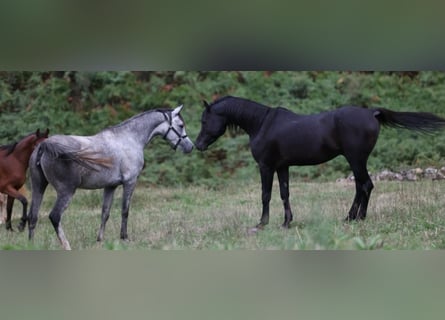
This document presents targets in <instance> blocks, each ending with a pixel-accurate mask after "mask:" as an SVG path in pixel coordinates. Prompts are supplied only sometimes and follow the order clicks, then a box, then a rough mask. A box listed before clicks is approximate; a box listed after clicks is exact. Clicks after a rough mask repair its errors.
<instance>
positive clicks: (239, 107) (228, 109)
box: [216, 98, 271, 137]
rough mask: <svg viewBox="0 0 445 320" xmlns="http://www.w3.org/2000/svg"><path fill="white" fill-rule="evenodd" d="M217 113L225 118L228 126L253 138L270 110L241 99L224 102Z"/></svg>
mask: <svg viewBox="0 0 445 320" xmlns="http://www.w3.org/2000/svg"><path fill="white" fill-rule="evenodd" d="M216 109H217V112H218V113H219V114H221V115H223V116H225V117H226V118H227V120H228V123H227V124H228V125H235V126H239V127H240V128H241V129H243V130H244V131H245V132H246V133H247V134H248V135H249V136H251V137H252V136H254V135H255V134H256V133H258V131H259V130H260V128H261V125H262V124H263V121H264V118H265V117H266V115H267V113H268V112H269V110H270V109H271V108H269V107H267V106H264V105H261V104H259V103H256V102H253V101H249V100H246V99H241V98H232V99H231V100H228V101H224V102H223V103H222V104H221V105H220V106H218V107H217V108H216Z"/></svg>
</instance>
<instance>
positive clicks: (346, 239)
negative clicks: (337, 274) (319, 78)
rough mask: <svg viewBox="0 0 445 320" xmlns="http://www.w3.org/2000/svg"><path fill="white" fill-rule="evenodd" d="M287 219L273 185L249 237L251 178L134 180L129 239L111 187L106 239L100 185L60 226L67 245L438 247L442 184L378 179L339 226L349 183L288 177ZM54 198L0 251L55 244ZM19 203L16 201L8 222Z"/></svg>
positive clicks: (443, 218) (253, 214)
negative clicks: (264, 217)
mask: <svg viewBox="0 0 445 320" xmlns="http://www.w3.org/2000/svg"><path fill="white" fill-rule="evenodd" d="M290 188H291V189H290V190H291V204H292V208H293V212H294V222H293V223H292V227H291V229H289V230H282V229H281V228H280V227H279V226H280V224H281V223H282V219H283V212H282V205H281V200H280V198H279V193H278V185H277V183H275V185H274V190H273V195H272V201H271V218H270V223H269V225H268V226H267V227H266V229H265V230H264V231H261V232H259V233H257V234H254V235H249V234H248V232H247V231H248V229H249V228H250V227H252V226H254V225H255V224H256V223H257V222H258V221H259V218H260V212H261V203H260V185H259V183H258V182H257V181H250V182H247V181H245V182H243V183H241V184H236V183H229V184H228V185H226V186H225V187H224V188H221V189H218V190H209V189H207V188H205V187H187V188H182V187H178V188H147V187H145V186H143V185H139V186H138V187H137V189H136V192H135V195H134V197H133V201H132V206H131V209H130V217H129V225H128V233H129V238H130V241H125V242H124V241H120V240H119V230H120V200H121V196H120V194H121V189H118V190H117V193H116V197H115V201H114V205H113V208H112V212H111V215H110V220H109V221H108V224H107V229H106V231H105V240H104V242H102V243H97V242H96V234H97V230H98V227H99V223H100V210H101V201H102V199H101V197H102V193H101V191H100V190H97V191H87V190H78V192H77V193H76V195H75V197H74V198H73V201H72V203H71V205H70V206H69V208H68V209H67V211H66V212H65V214H64V216H63V219H62V223H63V227H64V230H65V234H66V235H67V238H68V240H69V241H70V243H71V246H72V248H73V249H99V250H102V249H118V250H124V249H216V250H220V249H223V250H225V249H229V250H230V249H278V250H282V249H286V250H289V249H291V250H293V249H440V248H442V249H443V248H445V209H444V208H445V197H444V196H443V195H444V193H445V182H443V181H421V182H414V183H412V182H411V183H410V182H377V183H375V189H374V192H373V194H372V196H371V200H370V205H369V210H368V217H367V219H366V221H360V222H353V223H345V222H343V218H345V216H346V212H347V211H348V209H349V207H350V205H351V202H352V198H353V195H354V189H355V187H354V185H353V184H350V183H335V182H332V183H300V182H293V183H292V182H291V185H290ZM54 200H55V193H54V191H53V190H52V189H51V188H49V189H48V191H47V194H46V196H45V200H44V202H43V205H42V209H41V211H40V219H39V222H38V225H37V228H36V234H35V240H34V243H32V244H31V243H29V242H28V240H27V232H25V233H19V232H13V233H11V232H7V231H6V230H5V228H4V226H3V225H2V226H1V229H0V248H2V249H44V250H45V249H60V248H61V246H60V245H59V242H58V240H57V238H56V235H55V232H54V230H53V228H52V226H51V223H50V221H49V219H48V214H49V211H50V209H51V206H52V204H53V203H54ZM20 210H21V206H20V204H16V206H15V208H14V214H13V225H14V226H16V225H17V224H18V219H19V216H20Z"/></svg>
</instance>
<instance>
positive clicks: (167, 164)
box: [0, 71, 445, 187]
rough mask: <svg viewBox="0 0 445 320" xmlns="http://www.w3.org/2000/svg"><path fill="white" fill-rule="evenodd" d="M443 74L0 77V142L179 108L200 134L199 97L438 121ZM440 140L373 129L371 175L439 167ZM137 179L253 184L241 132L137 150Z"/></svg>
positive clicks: (309, 173)
mask: <svg viewBox="0 0 445 320" xmlns="http://www.w3.org/2000/svg"><path fill="white" fill-rule="evenodd" d="M444 85H445V73H443V72H418V73H391V72H366V73H362V72H265V71H264V72H239V71H230V72H196V71H194V72H186V71H175V72H171V71H169V72H1V73H0V112H1V113H0V121H1V123H2V126H0V142H1V143H3V144H5V143H10V142H12V141H15V140H18V139H19V138H20V137H23V136H24V135H26V134H28V133H30V132H32V131H35V130H36V129H37V128H42V129H44V128H46V127H48V128H50V131H51V134H56V133H61V134H78V135H90V134H94V133H95V132H97V131H99V130H101V129H103V128H105V127H107V126H111V125H114V124H116V123H119V122H121V121H123V120H124V119H126V118H129V117H130V116H132V115H134V114H136V113H139V112H142V111H144V110H149V109H153V108H159V107H170V108H174V107H176V106H178V105H180V104H184V106H185V108H184V109H183V117H184V119H185V121H186V124H187V133H188V134H189V136H190V137H191V138H192V139H193V140H194V138H195V137H196V136H197V135H198V132H199V130H200V117H201V111H202V100H207V101H209V102H211V101H213V100H214V99H215V98H217V97H221V96H224V95H235V96H241V97H245V98H249V99H252V100H256V101H258V102H261V103H263V104H266V105H270V106H274V107H276V106H283V107H286V108H289V109H291V110H293V111H294V112H297V113H301V114H308V113H316V112H322V111H327V110H332V109H335V108H337V107H338V106H340V105H361V106H366V107H373V106H374V107H376V106H382V107H385V108H389V109H392V110H396V111H402V110H403V111H427V112H433V113H436V114H438V115H441V116H445V109H443V107H444V106H445V90H444ZM444 157H445V135H444V134H438V135H435V136H426V135H419V134H417V133H413V132H410V131H406V130H395V129H388V128H382V130H381V133H380V137H379V140H378V143H377V145H376V148H375V150H374V152H373V153H372V154H371V157H370V159H369V169H370V170H371V171H376V170H381V169H384V168H390V169H394V170H396V169H398V168H406V167H411V166H427V165H435V166H442V165H443V164H444ZM145 158H146V163H147V167H146V169H145V170H144V171H143V173H142V176H141V178H140V181H142V182H145V183H147V184H150V185H171V184H183V185H187V184H204V185H207V186H210V187H218V186H219V185H222V184H224V181H226V179H246V178H253V179H255V180H257V179H258V170H257V166H256V163H255V161H254V160H253V159H252V156H251V154H250V150H249V147H248V139H247V136H246V135H244V134H240V135H230V133H229V132H228V133H226V136H225V137H222V138H221V139H219V140H218V141H217V142H216V143H215V144H214V146H212V147H211V148H210V150H208V151H206V152H205V153H200V152H198V151H196V150H195V151H194V152H192V153H191V154H189V155H183V154H180V153H176V154H175V153H174V152H173V151H172V150H171V148H170V147H169V146H168V145H167V144H166V143H165V142H164V141H162V140H161V139H155V141H153V142H152V144H151V145H149V146H148V147H147V149H146V152H145ZM349 172H350V169H349V166H348V165H347V163H346V161H345V160H344V159H343V158H342V157H339V158H338V159H335V160H333V161H331V162H328V163H326V164H323V165H320V166H312V167H299V168H294V169H291V174H292V176H294V177H295V178H300V179H304V180H312V179H318V180H332V179H335V178H337V177H339V176H346V175H348V174H349Z"/></svg>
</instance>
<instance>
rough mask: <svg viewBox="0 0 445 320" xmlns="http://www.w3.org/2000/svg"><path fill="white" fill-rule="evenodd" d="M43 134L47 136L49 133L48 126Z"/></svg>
mask: <svg viewBox="0 0 445 320" xmlns="http://www.w3.org/2000/svg"><path fill="white" fill-rule="evenodd" d="M44 135H45V137H48V135H49V128H46V130H45V134H44Z"/></svg>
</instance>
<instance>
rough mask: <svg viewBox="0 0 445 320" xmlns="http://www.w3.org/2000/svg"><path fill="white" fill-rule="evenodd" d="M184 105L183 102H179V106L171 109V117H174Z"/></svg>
mask: <svg viewBox="0 0 445 320" xmlns="http://www.w3.org/2000/svg"><path fill="white" fill-rule="evenodd" d="M183 107H184V105H183V104H181V105H180V106H179V107H176V108H175V109H174V110H173V111H172V118H174V117H176V116H177V115H178V114H179V113H180V112H181V110H182V108H183Z"/></svg>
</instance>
